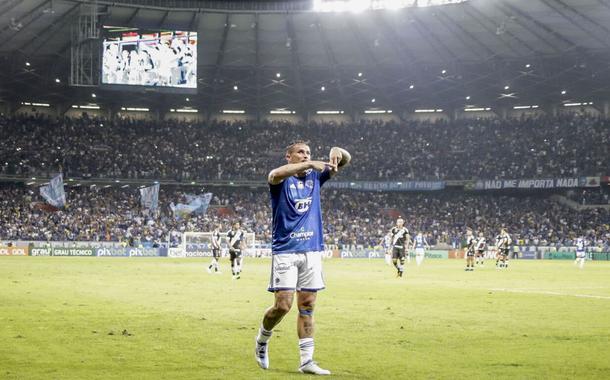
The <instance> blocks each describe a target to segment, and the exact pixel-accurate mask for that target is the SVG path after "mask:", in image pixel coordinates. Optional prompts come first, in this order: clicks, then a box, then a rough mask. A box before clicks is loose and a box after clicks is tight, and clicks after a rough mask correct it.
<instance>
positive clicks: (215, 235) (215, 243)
mask: <svg viewBox="0 0 610 380" xmlns="http://www.w3.org/2000/svg"><path fill="white" fill-rule="evenodd" d="M220 253H221V251H220V226H219V225H216V226H215V227H214V231H212V262H211V263H210V265H209V266H208V273H212V270H214V273H216V274H220V265H219V264H218V260H220Z"/></svg>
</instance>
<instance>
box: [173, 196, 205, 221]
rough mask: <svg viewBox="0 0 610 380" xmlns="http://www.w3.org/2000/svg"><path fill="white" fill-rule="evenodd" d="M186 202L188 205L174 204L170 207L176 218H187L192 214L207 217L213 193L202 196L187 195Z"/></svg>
mask: <svg viewBox="0 0 610 380" xmlns="http://www.w3.org/2000/svg"><path fill="white" fill-rule="evenodd" d="M185 197H186V201H187V202H188V204H184V203H178V204H176V205H175V204H174V203H173V202H172V203H171V204H170V205H169V207H170V209H171V210H172V212H173V213H174V217H176V218H185V217H187V216H189V215H191V214H193V215H205V213H206V212H207V211H208V206H209V205H210V201H211V200H212V193H205V194H200V195H194V194H186V196H185Z"/></svg>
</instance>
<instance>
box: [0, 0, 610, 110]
mask: <svg viewBox="0 0 610 380" xmlns="http://www.w3.org/2000/svg"><path fill="white" fill-rule="evenodd" d="M91 3H96V4H97V6H96V12H98V14H99V19H100V24H102V25H114V26H137V27H141V28H164V29H177V30H194V31H197V32H198V33H199V41H200V42H199V44H200V45H199V50H198V57H199V62H198V66H199V67H198V77H199V80H198V81H199V85H198V87H199V88H198V94H197V95H190V96H189V98H190V103H189V104H188V105H191V106H195V107H197V108H199V109H205V110H209V111H216V110H220V109H230V108H237V109H246V110H252V111H254V110H260V111H263V112H266V111H268V110H270V109H276V108H285V109H289V110H296V111H297V112H302V111H311V110H319V109H341V110H345V111H346V112H349V111H355V110H363V109H367V108H381V109H394V110H402V109H405V110H409V109H411V110H412V109H415V108H421V107H424V108H425V107H427V108H430V107H439V106H442V107H449V108H450V107H463V106H464V105H466V104H473V105H485V106H489V105H491V106H502V105H506V106H512V105H517V104H546V103H548V104H550V103H560V102H562V101H591V100H599V99H609V98H610V97H609V95H610V88H609V86H608V83H610V59H609V58H610V26H609V25H610V22H609V21H610V1H609V0H470V1H466V2H464V3H459V4H452V5H444V6H435V7H421V8H420V7H409V8H404V9H399V10H383V11H382V10H374V11H366V12H360V13H350V12H343V13H332V12H331V13H320V12H313V11H311V2H309V1H297V2H274V1H263V2H244V1H238V2H230V1H202V2H194V1H178V0H174V1H172V0H168V1H160V0H157V1H155V0H148V1H146V0H139V1H136V0H132V1H97V2H94V1H84V0H24V1H22V0H6V1H3V2H1V3H0V56H1V58H0V59H1V61H0V62H2V65H3V70H2V72H1V74H0V84H1V85H2V88H1V92H0V98H2V99H3V100H4V101H7V100H14V101H24V100H28V101H45V102H50V103H54V102H61V103H65V104H74V103H75V102H78V101H79V100H82V99H86V100H88V99H90V98H89V96H90V93H91V88H73V87H68V85H67V82H68V77H69V73H70V64H71V58H70V57H71V47H72V45H73V43H72V41H71V30H72V28H73V27H74V25H76V22H77V21H76V20H77V19H78V16H79V13H81V12H86V9H87V8H89V5H90V4H91ZM195 4H198V5H200V6H199V7H194V5H195ZM201 6H205V8H202V7H201ZM25 62H28V63H29V64H30V65H29V66H26V65H25ZM278 74H279V75H278ZM56 78H57V79H59V83H57V82H56V80H55V79H56ZM234 86H237V88H238V89H237V90H235V89H234V88H235V87H234ZM322 88H324V89H323V90H322ZM562 91H564V93H562ZM95 92H96V93H97V95H98V96H97V99H96V100H97V102H101V103H104V102H106V103H108V104H114V105H115V106H117V107H120V106H123V105H134V106H151V107H166V108H170V107H180V106H184V105H187V104H185V99H184V96H178V95H167V94H151V93H149V92H143V91H141V92H139V93H117V92H105V91H102V90H100V89H95ZM466 96H468V97H469V98H468V99H466ZM373 99H374V100H373Z"/></svg>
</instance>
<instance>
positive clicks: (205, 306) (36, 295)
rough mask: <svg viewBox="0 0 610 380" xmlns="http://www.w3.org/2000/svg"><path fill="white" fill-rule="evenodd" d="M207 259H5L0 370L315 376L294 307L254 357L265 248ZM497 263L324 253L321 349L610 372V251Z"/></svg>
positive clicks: (575, 374)
mask: <svg viewBox="0 0 610 380" xmlns="http://www.w3.org/2000/svg"><path fill="white" fill-rule="evenodd" d="M208 262H209V260H208V259H206V260H200V259H167V258H152V259H151V258H86V257H84V258H67V257H1V258H0V378H3V379H259V378H260V379H289V378H301V379H302V378H305V377H307V376H305V375H300V374H298V373H297V372H296V368H297V366H298V364H299V363H298V358H299V354H298V345H297V337H296V331H295V326H296V322H295V319H296V310H294V309H293V310H292V311H291V312H290V314H289V315H288V316H287V317H286V318H285V319H284V321H283V322H282V323H281V324H280V325H279V326H278V328H277V329H276V332H275V335H274V337H273V338H272V340H271V344H270V358H271V369H269V370H267V371H263V370H260V369H259V368H258V367H257V365H256V363H255V361H254V354H253V340H254V335H255V333H256V329H257V328H258V326H259V323H260V320H261V317H262V314H263V311H264V310H265V308H266V307H267V306H268V305H269V304H270V303H271V302H272V295H271V294H270V293H268V292H266V290H265V289H266V285H267V279H268V277H269V265H270V262H269V260H266V259H259V260H255V259H247V260H246V262H245V265H244V273H243V277H242V279H241V280H239V281H233V280H231V277H230V274H229V270H228V266H227V260H226V259H223V260H222V262H221V264H222V269H223V270H224V273H223V274H222V275H210V274H208V273H207V272H206V271H205V266H207V263H208ZM490 264H492V263H490V262H488V264H487V267H486V268H483V269H478V268H477V270H476V271H475V272H472V273H470V272H464V270H463V266H464V262H463V261H461V260H427V261H426V262H424V264H423V265H422V267H420V268H416V267H415V266H414V263H411V264H409V265H408V267H407V272H406V273H407V277H406V278H402V279H398V278H395V277H394V271H393V269H392V268H390V267H389V266H387V265H385V264H384V263H383V261H382V260H370V261H369V260H356V259H352V260H348V259H346V260H339V259H333V260H328V261H326V262H325V277H326V281H327V287H328V288H327V290H325V291H323V292H321V293H320V295H319V299H318V303H317V309H316V313H315V316H316V327H317V333H316V354H315V358H316V360H317V361H318V362H320V364H321V365H322V366H323V367H324V368H328V369H330V370H331V371H332V372H333V375H334V377H336V378H342V379H378V378H384V379H401V378H405V379H406V378H409V379H420V378H422V379H478V378H481V379H485V378H518V379H549V378H558V379H559V378H565V379H574V378H583V379H584V378H587V379H589V378H598V379H603V378H605V379H607V378H610V360H609V359H608V357H609V356H608V355H609V352H610V262H587V264H586V266H585V269H584V270H582V271H581V270H578V269H577V268H576V267H575V266H574V265H573V263H572V262H570V261H511V267H510V268H509V269H508V270H507V271H497V270H496V269H495V268H493V265H490Z"/></svg>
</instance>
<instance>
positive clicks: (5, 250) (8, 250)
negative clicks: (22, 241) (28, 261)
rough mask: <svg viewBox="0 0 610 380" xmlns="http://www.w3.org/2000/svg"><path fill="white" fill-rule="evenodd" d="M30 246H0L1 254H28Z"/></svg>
mask: <svg viewBox="0 0 610 380" xmlns="http://www.w3.org/2000/svg"><path fill="white" fill-rule="evenodd" d="M27 255H28V247H0V256H27Z"/></svg>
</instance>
